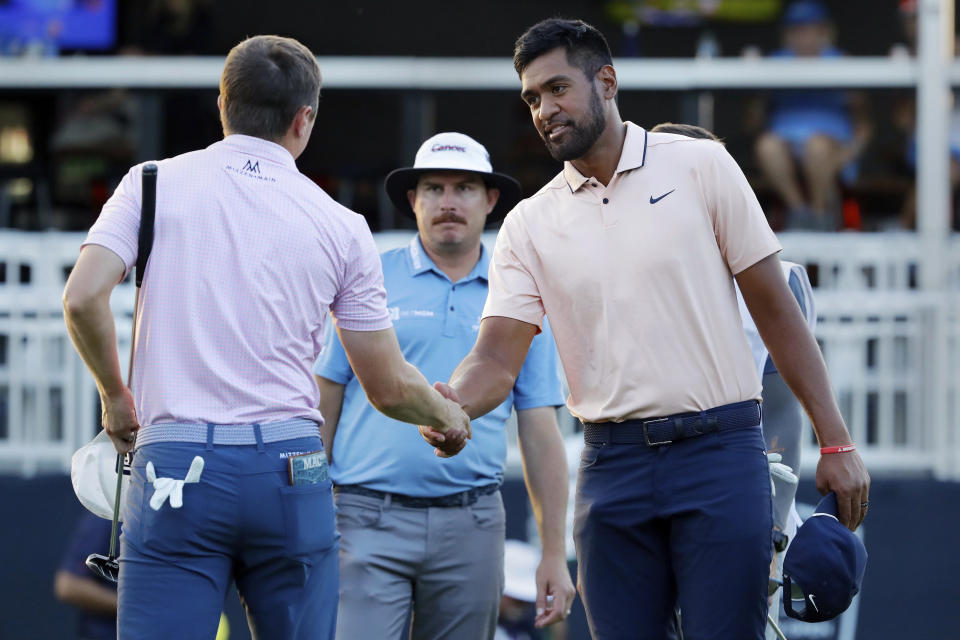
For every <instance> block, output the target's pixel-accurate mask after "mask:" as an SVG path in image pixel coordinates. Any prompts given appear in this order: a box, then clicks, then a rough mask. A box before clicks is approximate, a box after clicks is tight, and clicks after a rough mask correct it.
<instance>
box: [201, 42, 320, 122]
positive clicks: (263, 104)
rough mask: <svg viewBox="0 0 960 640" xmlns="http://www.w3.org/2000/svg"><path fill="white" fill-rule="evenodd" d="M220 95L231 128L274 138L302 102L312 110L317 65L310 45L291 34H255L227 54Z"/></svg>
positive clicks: (317, 94) (317, 89)
mask: <svg viewBox="0 0 960 640" xmlns="http://www.w3.org/2000/svg"><path fill="white" fill-rule="evenodd" d="M220 95H221V99H222V100H223V120H224V122H223V125H224V128H225V129H227V130H228V132H229V133H241V134H244V135H248V136H256V137H258V138H264V139H266V140H271V141H277V140H280V139H281V138H282V137H283V136H284V134H285V133H286V132H287V129H288V128H289V127H290V123H291V122H293V116H294V115H295V114H296V113H297V110H298V109H299V108H300V107H303V106H309V107H313V109H314V111H316V108H317V103H318V101H319V100H320V67H319V66H318V65H317V59H316V58H315V57H314V55H313V54H312V53H311V52H310V50H309V49H307V48H306V47H305V46H304V45H302V44H301V43H299V42H297V41H296V40H294V39H293V38H283V37H281V36H254V37H252V38H247V39H246V40H244V41H243V42H241V43H240V44H238V45H237V46H235V47H234V48H233V49H231V50H230V53H229V54H228V55H227V61H226V64H225V65H224V67H223V74H222V75H221V76H220Z"/></svg>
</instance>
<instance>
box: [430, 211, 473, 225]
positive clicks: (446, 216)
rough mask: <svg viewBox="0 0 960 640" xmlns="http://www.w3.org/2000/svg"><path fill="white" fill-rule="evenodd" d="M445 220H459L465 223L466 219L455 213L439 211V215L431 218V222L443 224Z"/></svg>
mask: <svg viewBox="0 0 960 640" xmlns="http://www.w3.org/2000/svg"><path fill="white" fill-rule="evenodd" d="M445 222H459V223H460V224H467V219H466V218H463V217H461V216H458V215H457V214H455V213H452V212H448V213H441V214H440V215H439V216H437V217H436V218H434V219H433V222H432V224H443V223H445Z"/></svg>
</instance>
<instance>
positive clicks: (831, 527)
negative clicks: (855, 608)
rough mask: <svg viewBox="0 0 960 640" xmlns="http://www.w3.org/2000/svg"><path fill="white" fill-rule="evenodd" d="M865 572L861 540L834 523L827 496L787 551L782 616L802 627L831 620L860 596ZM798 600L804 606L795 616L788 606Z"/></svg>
mask: <svg viewBox="0 0 960 640" xmlns="http://www.w3.org/2000/svg"><path fill="white" fill-rule="evenodd" d="M866 568H867V550H866V548H865V547H864V546H863V542H862V541H861V540H860V538H858V537H857V536H856V534H855V533H853V532H852V531H850V529H847V528H846V527H845V526H843V525H842V524H840V521H839V520H837V495H836V494H835V493H833V492H832V491H831V492H830V493H828V494H827V495H826V496H824V497H823V499H822V500H820V504H818V505H817V509H816V511H815V512H814V514H813V515H812V516H810V517H809V518H807V519H806V520H805V521H804V523H803V525H801V526H800V528H799V529H797V534H796V536H794V538H793V542H791V543H790V546H789V547H788V548H787V555H786V557H785V558H784V560H783V593H784V595H783V607H784V610H785V611H786V613H787V615H788V616H791V617H793V618H796V619H797V620H803V621H805V622H822V621H824V620H832V619H833V618H836V617H837V616H838V615H840V614H841V613H843V612H844V611H846V610H847V607H849V606H850V601H851V600H853V597H854V596H855V595H857V593H859V591H860V584H861V583H862V582H863V572H864V570H865V569H866ZM791 594H792V597H791ZM800 594H802V596H803V605H804V606H803V607H802V608H801V609H800V610H799V611H798V610H795V609H794V608H793V605H794V602H797V603H799V602H800V599H799V598H800ZM792 598H796V600H793V599H792Z"/></svg>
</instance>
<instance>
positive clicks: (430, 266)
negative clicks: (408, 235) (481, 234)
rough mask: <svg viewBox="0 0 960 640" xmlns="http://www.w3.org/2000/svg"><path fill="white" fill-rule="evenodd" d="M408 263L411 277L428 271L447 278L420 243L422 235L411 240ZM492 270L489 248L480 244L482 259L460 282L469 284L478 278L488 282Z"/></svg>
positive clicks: (417, 235) (408, 247)
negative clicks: (488, 274)
mask: <svg viewBox="0 0 960 640" xmlns="http://www.w3.org/2000/svg"><path fill="white" fill-rule="evenodd" d="M407 261H408V263H409V265H410V275H412V276H419V275H420V274H422V273H426V272H427V271H433V272H434V273H436V274H437V275H438V276H441V277H443V278H446V279H447V280H449V278H447V274H445V273H444V272H443V271H441V270H440V267H438V266H437V265H436V264H435V263H434V262H433V260H432V259H431V258H430V254H428V253H427V251H426V249H424V248H423V243H422V242H421V241H420V234H419V233H418V234H416V235H415V236H413V238H412V239H411V240H410V244H408V245H407ZM489 270H490V254H489V253H487V248H486V247H484V246H483V243H481V244H480V259H479V260H477V264H476V265H474V267H473V269H472V270H471V271H470V273H469V274H468V275H467V276H466V277H465V278H463V279H462V280H460V282H469V281H471V280H476V279H477V278H479V279H481V280H483V281H484V282H486V281H487V273H488V272H489Z"/></svg>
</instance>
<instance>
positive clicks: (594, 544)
mask: <svg viewBox="0 0 960 640" xmlns="http://www.w3.org/2000/svg"><path fill="white" fill-rule="evenodd" d="M576 500H577V502H576V505H577V506H576V514H575V521H574V539H575V541H576V546H577V561H578V567H579V568H578V588H579V590H580V596H581V598H582V599H583V604H584V607H585V609H586V612H587V621H588V623H589V625H590V631H591V634H592V635H593V637H594V638H595V639H596V640H620V639H624V640H626V639H630V640H664V639H666V638H671V637H673V633H672V628H673V619H674V610H675V608H677V607H679V608H680V610H681V613H682V619H683V623H682V625H683V637H684V640H706V639H716V640H732V639H736V640H749V639H752V638H756V639H758V640H759V639H762V638H763V636H764V626H765V623H766V613H767V576H768V574H769V570H770V559H771V557H772V555H773V546H772V542H771V536H770V531H771V528H772V526H773V518H772V511H771V503H770V473H769V470H768V466H767V459H766V456H765V452H764V441H763V436H762V434H761V431H760V427H754V428H749V429H739V430H734V431H722V432H715V433H708V434H705V435H702V436H699V437H695V438H690V439H687V440H682V441H680V442H676V443H673V444H668V445H663V446H660V447H648V446H646V445H643V444H639V445H635V444H603V445H592V444H587V445H586V446H585V448H584V450H583V454H582V457H581V461H580V473H579V478H578V480H577V497H576Z"/></svg>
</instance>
